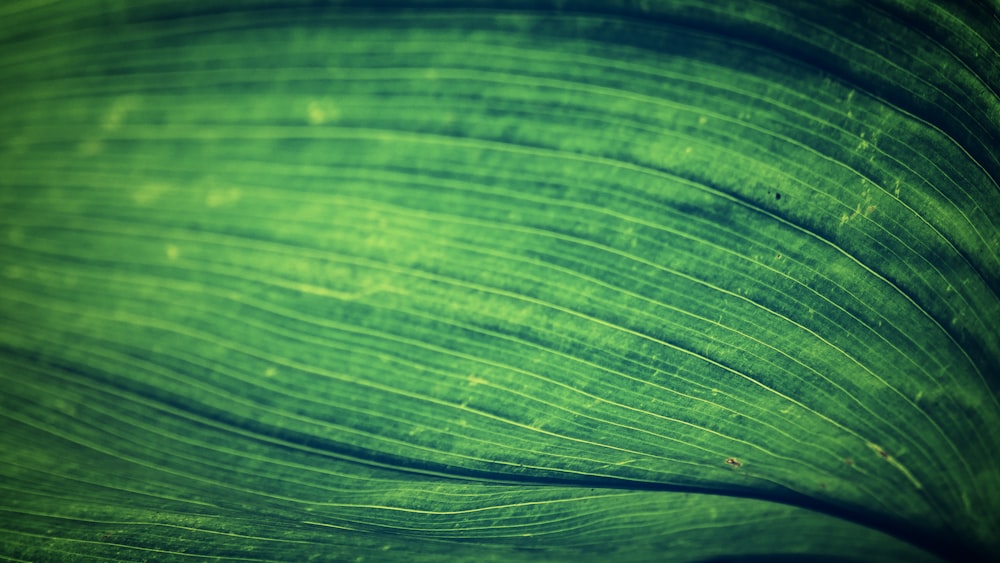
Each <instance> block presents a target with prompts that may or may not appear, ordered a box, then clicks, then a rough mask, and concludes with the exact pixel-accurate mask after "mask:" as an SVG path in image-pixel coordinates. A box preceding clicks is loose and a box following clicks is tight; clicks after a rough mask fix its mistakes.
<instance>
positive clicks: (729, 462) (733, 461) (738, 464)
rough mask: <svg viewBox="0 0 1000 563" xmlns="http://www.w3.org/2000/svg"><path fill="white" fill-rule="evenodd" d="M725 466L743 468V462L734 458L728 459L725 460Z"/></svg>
mask: <svg viewBox="0 0 1000 563" xmlns="http://www.w3.org/2000/svg"><path fill="white" fill-rule="evenodd" d="M726 464H727V465H732V466H733V467H743V462H742V461H740V460H738V459H736V458H735V457H730V458H727V459H726Z"/></svg>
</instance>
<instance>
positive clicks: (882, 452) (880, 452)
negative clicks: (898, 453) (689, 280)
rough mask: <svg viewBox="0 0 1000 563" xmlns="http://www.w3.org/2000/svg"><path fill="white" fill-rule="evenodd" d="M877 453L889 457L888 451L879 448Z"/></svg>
mask: <svg viewBox="0 0 1000 563" xmlns="http://www.w3.org/2000/svg"><path fill="white" fill-rule="evenodd" d="M878 455H880V456H882V457H884V458H885V459H889V453H888V452H886V451H885V450H879V451H878Z"/></svg>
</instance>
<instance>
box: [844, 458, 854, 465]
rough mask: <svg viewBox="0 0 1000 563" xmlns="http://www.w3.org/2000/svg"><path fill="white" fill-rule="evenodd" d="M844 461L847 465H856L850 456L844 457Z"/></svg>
mask: <svg viewBox="0 0 1000 563" xmlns="http://www.w3.org/2000/svg"><path fill="white" fill-rule="evenodd" d="M844 463H846V464H847V465H854V460H853V459H851V458H849V457H848V458H845V459H844Z"/></svg>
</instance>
